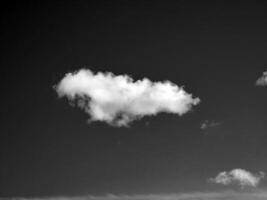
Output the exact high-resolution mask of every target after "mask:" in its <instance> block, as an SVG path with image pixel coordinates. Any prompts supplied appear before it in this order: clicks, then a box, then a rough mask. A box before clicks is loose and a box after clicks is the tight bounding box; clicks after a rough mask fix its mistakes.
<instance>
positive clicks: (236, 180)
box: [209, 169, 265, 188]
mask: <svg viewBox="0 0 267 200" xmlns="http://www.w3.org/2000/svg"><path fill="white" fill-rule="evenodd" d="M264 176H265V173H264V172H259V173H258V174H253V173H251V172H249V171H246V170H244V169H233V170H231V171H229V172H226V171H223V172H220V173H219V174H218V175H217V176H216V177H215V178H211V179H209V181H211V182H213V183H217V184H222V185H230V184H237V185H239V186H240V187H241V188H244V187H246V186H247V187H257V186H258V185H259V184H260V181H261V180H262V179H263V178H264Z"/></svg>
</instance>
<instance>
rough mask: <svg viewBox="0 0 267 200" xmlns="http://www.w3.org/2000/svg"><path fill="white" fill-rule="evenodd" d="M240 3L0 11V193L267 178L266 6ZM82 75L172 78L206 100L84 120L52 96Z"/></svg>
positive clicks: (65, 5)
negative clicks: (110, 120)
mask: <svg viewBox="0 0 267 200" xmlns="http://www.w3.org/2000/svg"><path fill="white" fill-rule="evenodd" d="M240 2H242V3H233V2H232V3H229V2H226V1H216V3H215V2H213V3H211V2H204V1H202V2H200V1H176V2H173V3H169V4H167V3H166V2H165V3H164V4H163V3H162V2H154V1H143V3H136V2H135V1H116V2H114V1H106V2H100V1H90V3H89V1H88V2H87V3H83V2H81V1H73V2H65V1H56V2H55V3H53V4H38V3H18V2H10V3H8V4H6V5H2V8H1V27H2V28H1V29H2V31H1V48H2V53H1V81H2V83H1V86H2V87H3V89H2V98H1V102H2V103H1V105H2V108H1V122H2V123H1V128H0V153H1V154H0V163H1V164H0V196H53V195H84V194H106V193H127V194H134V193H153V192H154V193H155V192H156V193H164V192H180V191H182V192H184V191H190V190H208V189H212V188H213V187H214V186H211V185H210V184H209V183H207V181H206V180H207V179H208V178H210V177H212V176H214V175H216V174H217V173H218V172H220V171H223V170H230V169H233V168H244V169H248V170H251V171H267V146H266V143H267V135H266V130H267V112H266V111H267V88H266V87H257V86H255V81H256V80H257V79H258V78H259V77H260V76H261V75H262V72H264V71H265V70H267V61H266V58H267V37H266V35H267V14H266V10H267V3H266V2H265V3H261V1H246V2H243V1H240ZM84 67H86V68H89V69H91V70H93V71H95V72H97V71H111V72H113V73H115V74H129V75H131V76H132V77H133V78H134V79H135V80H137V79H141V78H143V77H148V78H150V79H151V80H153V81H161V80H170V81H172V82H174V83H176V84H177V85H179V86H182V85H183V86H185V90H186V91H188V92H189V93H192V94H193V95H194V96H195V97H199V98H200V99H201V103H200V104H199V105H197V106H195V107H194V108H193V110H192V111H191V112H189V113H187V114H185V115H183V116H181V117H179V116H177V115H170V114H159V115H157V116H155V117H145V118H143V119H141V120H138V121H135V122H133V123H132V125H131V126H130V127H129V128H118V127H112V126H109V125H108V124H105V123H103V122H102V123H101V122H94V123H91V124H88V123H87V122H86V121H87V119H88V116H87V115H86V114H85V113H83V112H81V110H79V109H77V108H74V107H72V106H69V103H68V102H67V100H66V99H59V98H58V97H57V94H56V92H55V90H54V89H53V86H54V85H55V84H57V83H58V82H59V81H60V80H61V79H62V77H63V76H64V74H65V73H67V72H70V71H74V70H78V69H80V68H84ZM205 120H208V121H213V122H218V123H219V125H218V126H214V127H210V128H207V129H205V130H202V129H201V128H200V126H201V124H202V123H203V122H204V121H205ZM263 186H266V184H265V183H264V182H263Z"/></svg>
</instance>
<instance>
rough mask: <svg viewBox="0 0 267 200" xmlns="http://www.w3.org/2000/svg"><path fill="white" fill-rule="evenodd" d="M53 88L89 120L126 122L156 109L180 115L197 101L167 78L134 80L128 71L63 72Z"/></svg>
mask: <svg viewBox="0 0 267 200" xmlns="http://www.w3.org/2000/svg"><path fill="white" fill-rule="evenodd" d="M55 89H56V91H57V93H58V95H59V97H63V96H66V97H67V98H68V99H69V100H70V101H71V102H75V103H76V105H77V106H79V107H80V108H81V109H83V110H84V111H85V112H86V113H88V114H89V115H90V119H89V120H90V121H103V122H106V123H108V124H110V125H113V126H127V125H128V124H129V123H130V122H132V121H134V120H136V119H140V118H142V117H144V116H151V115H156V114H158V113H160V112H165V113H173V114H178V115H183V114H185V113H187V112H188V111H190V110H191V108H192V106H193V105H197V104H198V103H199V102H200V100H199V98H193V97H192V95H191V94H188V93H187V92H186V91H185V90H184V89H183V87H179V86H177V85H175V84H174V83H172V82H170V81H163V82H152V81H150V80H149V79H147V78H144V79H142V80H137V81H134V80H133V79H132V78H131V77H130V76H128V75H114V74H113V73H111V72H106V73H103V72H98V73H96V74H95V73H93V72H92V71H90V70H89V69H81V70H79V71H77V72H74V73H68V74H66V75H65V77H64V78H63V79H62V80H61V81H60V82H59V83H58V85H56V86H55Z"/></svg>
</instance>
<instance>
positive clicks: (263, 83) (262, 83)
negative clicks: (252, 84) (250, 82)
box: [256, 71, 267, 86]
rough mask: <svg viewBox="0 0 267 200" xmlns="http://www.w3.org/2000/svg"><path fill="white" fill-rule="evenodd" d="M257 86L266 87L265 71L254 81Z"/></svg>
mask: <svg viewBox="0 0 267 200" xmlns="http://www.w3.org/2000/svg"><path fill="white" fill-rule="evenodd" d="M256 85H257V86H267V71H265V72H263V73H262V76H261V77H260V78H258V80H257V81H256Z"/></svg>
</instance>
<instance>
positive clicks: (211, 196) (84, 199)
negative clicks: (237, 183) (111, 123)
mask: <svg viewBox="0 0 267 200" xmlns="http://www.w3.org/2000/svg"><path fill="white" fill-rule="evenodd" d="M252 199H253V200H266V199H267V192H266V191H263V190H257V191H253V192H240V191H239V192H238V191H219V192H192V193H183V194H182V193H181V194H143V195H113V194H110V195H105V196H80V197H46V198H23V197H16V198H0V200H252Z"/></svg>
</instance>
